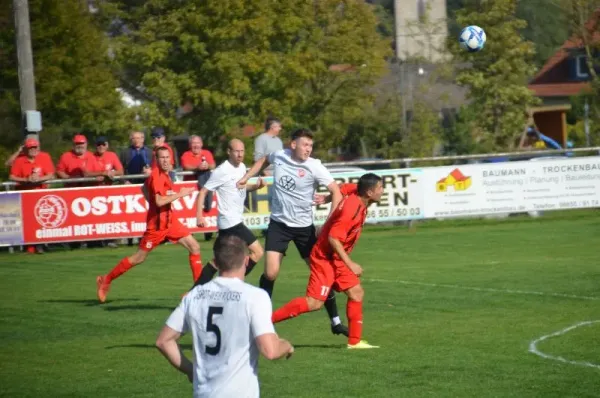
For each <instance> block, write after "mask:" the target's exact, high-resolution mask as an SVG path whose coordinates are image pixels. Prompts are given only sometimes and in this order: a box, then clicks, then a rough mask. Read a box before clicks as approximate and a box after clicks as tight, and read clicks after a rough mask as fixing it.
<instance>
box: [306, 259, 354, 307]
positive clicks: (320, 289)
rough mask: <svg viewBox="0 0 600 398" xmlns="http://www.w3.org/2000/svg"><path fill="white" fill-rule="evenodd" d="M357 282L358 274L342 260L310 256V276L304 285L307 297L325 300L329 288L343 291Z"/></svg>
mask: <svg viewBox="0 0 600 398" xmlns="http://www.w3.org/2000/svg"><path fill="white" fill-rule="evenodd" d="M358 284H360V280H359V279H358V276H356V274H355V273H354V272H352V271H350V268H348V266H347V265H346V264H344V262H343V261H341V260H326V259H315V258H314V257H313V256H311V257H310V277H309V279H308V286H307V287H306V295H307V296H308V297H312V298H314V299H317V300H320V301H325V300H326V299H327V296H328V295H329V291H330V290H331V288H333V289H334V290H335V291H338V292H343V291H345V290H348V289H350V288H351V287H354V286H356V285H358Z"/></svg>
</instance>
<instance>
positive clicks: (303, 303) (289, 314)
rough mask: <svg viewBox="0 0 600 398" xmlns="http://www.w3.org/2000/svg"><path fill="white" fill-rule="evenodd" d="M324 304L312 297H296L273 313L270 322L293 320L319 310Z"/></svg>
mask: <svg viewBox="0 0 600 398" xmlns="http://www.w3.org/2000/svg"><path fill="white" fill-rule="evenodd" d="M324 304H325V301H322V300H318V299H316V298H313V297H309V296H306V297H296V298H295V299H293V300H291V301H290V302H288V303H287V304H286V305H284V306H283V307H281V308H278V309H276V310H275V311H274V312H273V315H272V317H271V320H272V321H273V323H278V322H282V321H285V320H287V319H290V318H295V317H297V316H298V315H301V314H304V313H306V312H312V311H317V310H320V309H321V308H322V307H323V305H324Z"/></svg>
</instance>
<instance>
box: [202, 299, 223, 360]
mask: <svg viewBox="0 0 600 398" xmlns="http://www.w3.org/2000/svg"><path fill="white" fill-rule="evenodd" d="M215 314H217V315H221V314H223V307H208V315H207V316H206V331H207V332H211V333H214V334H215V338H216V340H217V342H216V343H215V345H214V346H212V347H211V346H209V345H206V346H205V348H206V353H207V354H208V355H218V354H219V351H221V329H219V327H218V326H217V325H215V324H214V323H213V315H215Z"/></svg>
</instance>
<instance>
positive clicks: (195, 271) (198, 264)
mask: <svg viewBox="0 0 600 398" xmlns="http://www.w3.org/2000/svg"><path fill="white" fill-rule="evenodd" d="M189 260H190V269H191V270H192V277H193V278H194V282H196V281H197V280H198V278H200V274H202V260H201V259H200V254H190V256H189Z"/></svg>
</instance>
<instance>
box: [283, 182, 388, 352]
mask: <svg viewBox="0 0 600 398" xmlns="http://www.w3.org/2000/svg"><path fill="white" fill-rule="evenodd" d="M343 188H346V187H343ZM343 190H344V191H345V192H346V193H347V194H348V195H347V196H346V197H345V198H344V199H343V200H342V202H341V203H340V204H339V206H338V207H337V208H336V209H335V210H334V212H333V213H332V214H331V216H330V217H329V219H328V220H327V222H326V223H325V225H324V226H323V229H322V230H321V233H320V234H319V239H318V241H317V244H316V245H315V247H314V248H313V250H312V252H311V254H310V277H309V280H308V286H307V288H306V297H298V298H295V299H294V300H292V301H290V302H289V303H287V304H286V305H284V306H283V307H281V308H279V309H278V310H276V311H275V312H274V313H273V322H274V323H277V322H281V321H284V320H286V319H289V318H292V317H295V316H298V315H300V314H303V313H305V312H309V311H316V310H318V309H320V308H321V307H322V306H323V304H324V303H325V300H326V299H327V296H328V295H329V293H330V292H331V290H336V291H338V292H344V293H346V295H347V296H348V303H347V306H346V314H347V316H348V328H349V331H348V348H349V349H364V348H377V346H373V345H370V344H369V343H367V342H366V341H364V340H362V323H363V311H362V303H363V297H364V290H363V288H362V286H361V285H360V279H359V278H360V276H361V275H362V273H363V270H362V267H361V266H360V265H358V264H357V263H355V262H354V261H353V260H352V259H351V258H350V253H351V252H352V250H353V249H354V246H355V245H356V242H358V238H359V237H360V233H361V231H362V228H363V224H364V223H365V220H366V218H367V208H368V207H369V205H370V204H371V203H374V202H378V201H379V200H380V199H381V195H382V194H383V184H382V179H381V177H379V176H377V175H375V174H373V173H367V174H365V175H363V176H362V177H360V179H359V180H358V184H357V186H356V191H355V192H356V193H353V192H354V187H352V186H348V187H347V189H343Z"/></svg>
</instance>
